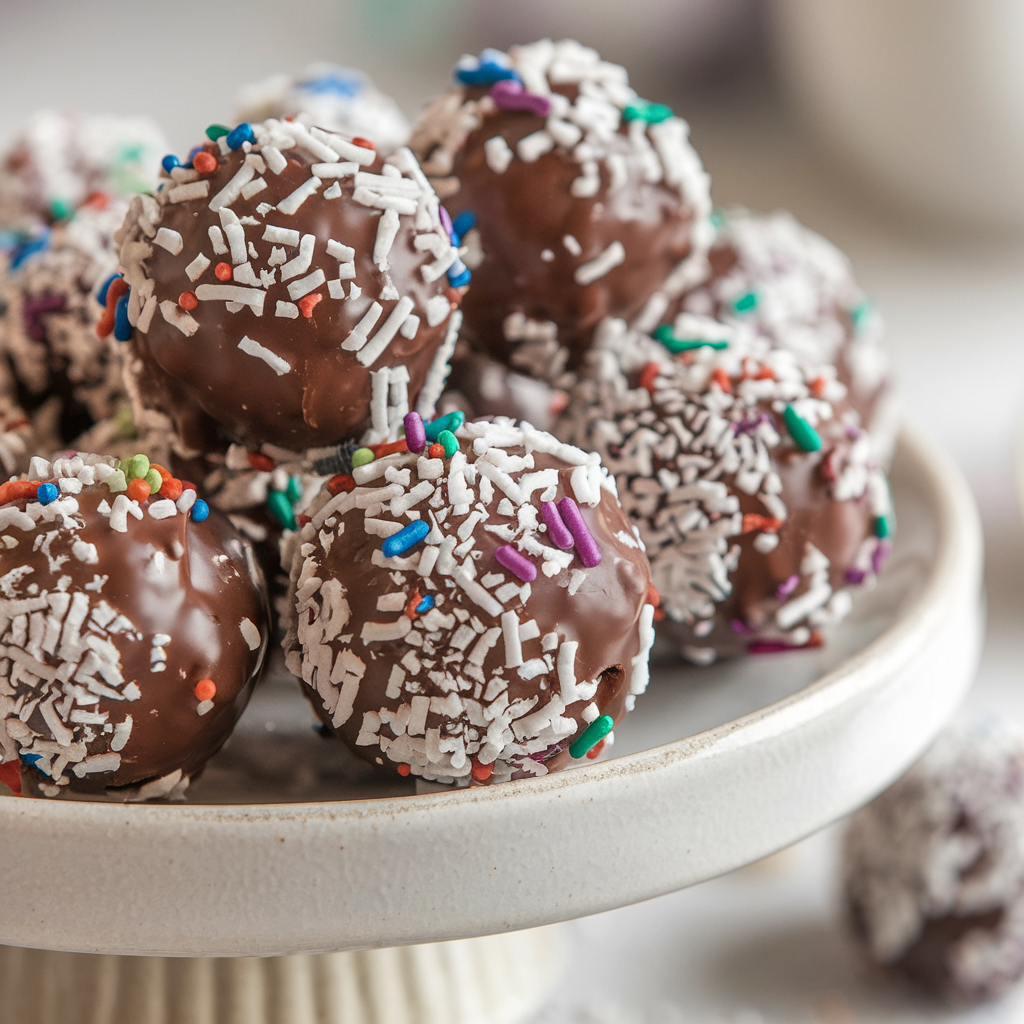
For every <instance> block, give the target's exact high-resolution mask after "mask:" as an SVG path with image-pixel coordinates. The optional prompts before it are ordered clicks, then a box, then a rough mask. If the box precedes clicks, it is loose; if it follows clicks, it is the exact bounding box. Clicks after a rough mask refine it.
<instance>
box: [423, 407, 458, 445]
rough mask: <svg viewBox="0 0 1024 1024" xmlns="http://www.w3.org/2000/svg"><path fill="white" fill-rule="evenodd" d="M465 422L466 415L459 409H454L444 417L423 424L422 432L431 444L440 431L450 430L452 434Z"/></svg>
mask: <svg viewBox="0 0 1024 1024" xmlns="http://www.w3.org/2000/svg"><path fill="white" fill-rule="evenodd" d="M465 422H466V414H465V413H464V412H463V411H462V410H461V409H455V410H454V411H453V412H449V413H446V414H445V415H444V416H438V418H437V419H436V420H431V421H430V422H429V423H424V424H423V432H424V433H425V434H426V435H427V440H428V441H430V442H431V443H433V442H434V441H436V440H437V436H438V434H440V433H441V431H442V430H450V431H451V432H452V433H453V434H454V433H455V431H456V430H458V429H459V427H461V426H462V424H463V423H465Z"/></svg>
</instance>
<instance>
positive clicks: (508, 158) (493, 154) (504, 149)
mask: <svg viewBox="0 0 1024 1024" xmlns="http://www.w3.org/2000/svg"><path fill="white" fill-rule="evenodd" d="M513 155H514V154H513V153H512V150H511V149H509V148H508V143H507V142H506V141H505V140H504V139H503V138H502V137H501V136H500V135H495V136H494V138H493V139H488V140H487V141H486V142H485V143H484V157H485V159H486V160H487V166H488V167H490V169H491V170H492V171H494V173H495V174H504V173H505V171H507V170H508V165H509V164H510V163H512V157H513Z"/></svg>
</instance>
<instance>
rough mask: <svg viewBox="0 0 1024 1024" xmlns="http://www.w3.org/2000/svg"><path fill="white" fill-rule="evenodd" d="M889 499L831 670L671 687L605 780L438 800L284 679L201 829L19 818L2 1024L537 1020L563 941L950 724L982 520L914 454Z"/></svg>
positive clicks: (35, 814) (974, 640)
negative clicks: (355, 754)
mask: <svg viewBox="0 0 1024 1024" xmlns="http://www.w3.org/2000/svg"><path fill="white" fill-rule="evenodd" d="M892 485H893V491H894V496H895V505H896V513H897V518H898V522H899V533H898V536H897V540H896V545H895V551H894V554H893V557H892V559H891V562H890V564H889V567H888V568H887V570H886V572H885V573H884V574H883V577H882V579H881V581H880V583H879V585H878V587H877V588H876V589H875V590H873V591H871V592H869V593H865V594H862V595H861V596H860V599H859V600H858V601H857V603H856V604H855V608H854V611H853V613H852V614H851V616H850V618H849V619H848V620H847V621H846V622H845V623H844V624H843V625H842V627H841V628H840V629H838V630H837V631H836V633H835V634H834V636H833V637H832V638H831V640H830V642H829V644H827V645H826V646H824V647H822V648H818V649H816V650H808V651H796V652H790V653H785V654H775V655H766V656H759V657H750V658H746V659H743V660H740V661H734V662H731V663H730V662H726V663H721V664H718V665H715V666H712V667H711V668H703V669H695V668H690V667H688V666H681V665H680V664H679V663H678V662H675V661H671V660H670V661H667V662H665V663H662V664H659V665H657V666H656V667H655V668H654V671H653V672H652V681H651V686H650V689H649V690H648V693H647V695H646V696H645V697H644V698H642V699H641V700H640V701H639V703H638V706H637V709H636V711H635V712H634V713H633V714H631V715H630V716H629V718H628V720H627V721H626V722H625V723H624V724H623V725H622V726H621V727H620V728H619V729H617V730H616V743H615V746H614V748H613V751H612V754H613V756H611V757H610V758H609V759H607V760H605V761H600V762H595V763H587V764H586V765H585V766H583V767H580V768H576V769H573V770H571V771H565V772H562V773H560V774H556V775H552V776H547V777H545V778H541V779H530V780H526V781H522V782H510V783H505V784H503V785H498V786H493V787H487V788H479V789H472V790H460V791H454V792H452V791H444V792H432V791H431V792H423V791H422V790H424V789H426V788H427V787H423V786H421V787H420V789H421V791H420V792H419V793H418V792H417V790H416V786H415V783H414V782H412V781H411V780H401V781H400V782H398V783H392V782H386V781H381V780H380V779H379V778H377V777H376V775H375V774H373V772H372V770H371V769H368V768H366V767H364V766H362V765H361V764H359V763H357V762H356V761H355V760H354V759H352V758H351V757H349V755H348V754H347V753H346V752H345V751H344V750H343V749H342V747H341V744H338V743H334V742H330V741H325V740H323V739H322V738H321V737H320V736H318V735H317V734H316V733H315V732H314V731H313V729H312V723H313V719H312V714H311V712H310V711H309V709H308V706H307V705H306V703H305V701H304V700H303V699H302V698H301V696H299V695H298V694H297V691H296V688H295V685H294V683H292V682H290V681H288V680H286V679H285V678H284V676H283V675H282V674H281V673H277V674H272V675H271V677H270V678H269V679H268V680H267V681H266V682H264V683H263V684H261V687H260V689H259V691H258V693H257V694H256V696H255V697H254V699H253V701H252V704H251V705H250V707H249V709H248V710H247V711H246V713H245V715H244V716H243V718H242V721H241V722H240V724H239V727H238V729H237V730H236V732H235V734H234V735H233V736H232V738H231V740H230V741H229V743H228V744H227V745H226V746H225V748H224V750H223V751H222V752H221V753H220V754H218V756H217V757H216V758H215V759H214V760H213V761H212V762H211V763H210V765H209V767H208V769H207V771H206V773H205V774H204V776H203V777H202V778H201V779H200V780H199V781H198V782H197V783H196V785H195V786H194V787H193V789H192V791H191V792H190V794H189V802H188V803H186V804H173V805H123V804H112V803H101V802H85V801H68V800H60V801H48V800H28V799H14V798H8V799H0V858H2V862H3V863H4V865H5V866H6V878H7V881H6V883H5V884H4V886H3V897H2V910H0V943H4V944H6V945H5V946H4V947H0V1024H8V1022H12V1024H13V1022H14V1021H17V1022H18V1024H23V1022H24V1021H26V1020H31V1021H32V1022H33V1024H57V1022H59V1024H79V1022H82V1024H114V1022H130V1024H158V1022H159V1024H185V1022H188V1024H201V1022H210V1024H243V1022H244V1024H264V1022H265V1024H314V1022H317V1024H322V1022H345V1024H351V1022H356V1021H358V1022H363V1021H365V1022H367V1024H370V1022H379V1024H384V1022H386V1024H406V1022H408V1024H430V1022H433V1021H438V1022H441V1021H444V1022H445V1024H513V1022H515V1021H517V1020H521V1019H522V1018H523V1017H525V1016H526V1015H528V1014H529V1013H530V1012H531V1011H532V1010H533V1009H535V1008H536V1007H537V1006H539V1005H540V1004H541V1003H542V1001H543V1000H544V999H545V998H546V996H547V994H548V993H549V992H550V990H551V988H552V986H553V985H554V984H555V983H556V981H557V978H558V974H559V971H560V969H561V965H562V963H563V959H564V949H563V945H562V935H561V933H560V931H559V930H558V929H557V928H552V927H545V926H550V925H553V924H554V923H555V922H559V921H564V920H568V919H570V918H576V917H582V916H584V915H587V914H593V913H597V912H599V911H603V910H608V909H611V908H613V907H618V906H623V905H625V904H629V903H634V902H637V901H640V900H645V899H648V898H650V897H653V896H657V895H660V894H662V893H667V892H671V891H673V890H676V889H680V888H682V887H684V886H688V885H693V884H695V883H697V882H700V881H703V880H705V879H708V878H712V877H714V876H716V875H720V874H722V873H724V872H726V871H730V870H732V869H733V868H737V867H740V866H742V865H744V864H748V863H750V862H751V861H754V860H757V859H759V858H761V857H764V856H766V855H768V854H770V853H772V852H774V851H776V850H780V849H782V848H784V847H786V846H789V845H790V844H792V843H794V842H796V841H797V840H798V839H801V838H802V837H804V836H807V835H808V834H810V833H812V832H814V831H816V830H818V829H820V828H821V827H823V826H824V825H826V824H828V823H829V822H831V821H834V820H835V819H837V818H839V817H841V816H843V815H845V814H847V813H849V812H850V811H852V810H853V809H854V808H856V807H858V806H860V805H861V804H863V803H865V802H866V801H867V800H869V799H870V798H872V797H873V796H874V795H875V794H876V793H878V792H879V791H881V790H882V789H884V788H885V787H886V786H887V785H889V784H890V783H891V782H892V781H893V780H894V779H895V778H897V777H898V776H899V775H900V774H901V773H902V772H903V771H904V770H905V769H906V768H907V767H908V766H909V765H910V764H911V763H912V762H913V761H914V760H915V759H916V758H917V757H918V756H919V755H920V754H921V752H922V751H923V750H924V749H925V747H926V746H927V745H928V744H929V742H930V741H931V740H932V739H933V737H934V736H935V735H936V733H937V732H938V731H939V730H940V728H941V727H942V726H943V725H944V723H945V722H946V721H947V720H948V719H949V718H950V716H951V715H952V714H953V712H954V711H955V709H956V707H957V705H958V704H959V702H960V700H961V698H962V697H963V695H964V693H965V691H966V690H967V688H968V686H969V684H970V682H971V679H972V677H973V673H974V669H975V666H976V663H977V659H978V656H979V651H980V644H981V637H982V605H981V600H980V593H981V589H980V583H981V534H980V529H979V525H978V519H977V514H976V510H975V508H974V505H973V502H972V499H971V497H970V494H969V492H968V491H967V488H966V486H965V484H964V482H963V480H962V478H961V477H960V475H959V473H958V472H957V470H956V469H955V468H954V467H953V466H952V465H951V463H949V462H948V461H947V460H946V458H945V457H944V456H943V455H942V454H941V453H939V452H937V451H936V450H935V448H934V447H933V446H932V444H931V443H930V441H928V440H927V439H926V438H925V437H924V436H923V435H921V434H919V433H918V432H916V431H913V430H906V431H904V433H903V435H902V437H901V442H900V445H899V449H898V452H897V456H896V460H895V464H894V467H893V472H892ZM339 797H343V798H340V799H339ZM476 936H484V937H483V938H477V937H476ZM57 950H64V951H70V952H53V951H57Z"/></svg>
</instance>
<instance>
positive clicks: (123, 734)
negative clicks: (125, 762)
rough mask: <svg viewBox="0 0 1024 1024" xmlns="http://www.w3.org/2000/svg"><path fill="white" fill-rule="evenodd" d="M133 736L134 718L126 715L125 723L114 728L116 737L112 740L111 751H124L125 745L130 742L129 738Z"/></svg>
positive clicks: (119, 723)
mask: <svg viewBox="0 0 1024 1024" xmlns="http://www.w3.org/2000/svg"><path fill="white" fill-rule="evenodd" d="M131 734H132V716H131V715H125V716H124V721H123V722H118V723H117V725H115V726H114V735H113V736H112V737H111V739H110V749H111V750H115V751H117V750H124V745H125V744H126V743H127V742H128V739H129V737H130V736H131Z"/></svg>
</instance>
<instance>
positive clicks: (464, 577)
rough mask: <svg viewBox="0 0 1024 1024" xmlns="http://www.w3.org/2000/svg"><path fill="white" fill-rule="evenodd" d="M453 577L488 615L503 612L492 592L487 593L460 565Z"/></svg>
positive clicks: (495, 615)
mask: <svg viewBox="0 0 1024 1024" xmlns="http://www.w3.org/2000/svg"><path fill="white" fill-rule="evenodd" d="M445 540H446V541H447V540H455V538H454V537H445ZM452 579H454V580H455V582H456V583H457V584H458V585H459V586H460V587H461V588H462V590H463V591H465V593H466V596H467V597H468V598H469V599H470V600H471V601H472V602H473V603H474V604H477V605H479V606H480V607H481V608H483V610H484V611H485V612H487V614H488V615H493V616H494V617H495V618H497V617H498V616H499V615H501V613H502V607H501V605H500V604H499V603H498V601H496V600H495V599H494V598H493V597H492V596H491V595H490V594H488V593H487V591H486V590H484V588H483V587H482V586H481V585H480V584H479V583H477V582H476V580H472V579H470V578H469V575H468V574H467V573H466V570H465V569H463V568H461V567H459V568H457V569H455V571H454V572H453V573H452Z"/></svg>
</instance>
